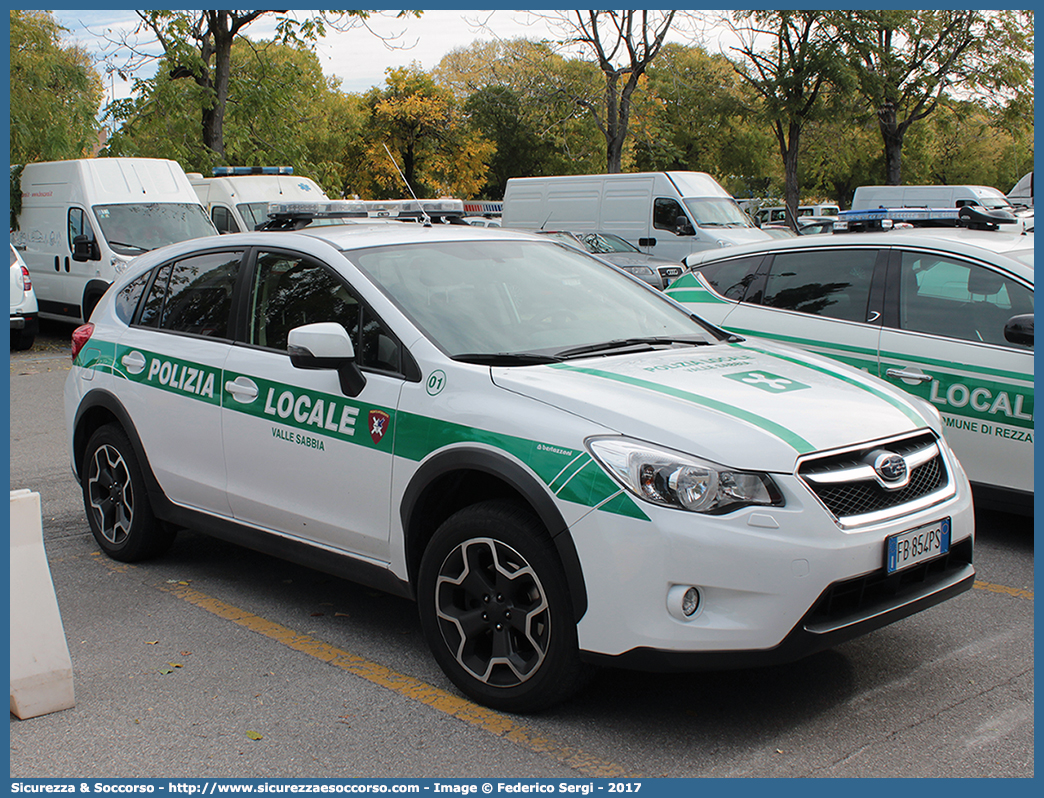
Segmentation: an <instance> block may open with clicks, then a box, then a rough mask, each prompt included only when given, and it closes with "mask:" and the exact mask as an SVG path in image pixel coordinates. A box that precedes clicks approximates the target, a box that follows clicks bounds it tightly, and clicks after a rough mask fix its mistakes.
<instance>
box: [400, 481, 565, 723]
mask: <svg viewBox="0 0 1044 798" xmlns="http://www.w3.org/2000/svg"><path fill="white" fill-rule="evenodd" d="M418 602H419V609H420V618H421V627H422V628H423V630H424V635H425V637H426V638H427V641H428V645H429V646H430V647H431V650H432V653H433V654H434V656H435V659H436V660H437V661H438V663H439V665H440V666H441V667H442V669H443V671H445V673H446V675H447V676H448V677H449V678H450V679H451V680H452V681H453V683H454V684H455V685H457V687H458V688H460V690H462V691H463V692H464V693H465V694H466V695H468V696H470V697H471V698H473V699H474V700H476V701H478V702H479V703H481V704H485V705H486V706H489V707H492V708H494V709H500V710H505V711H508V712H537V711H539V710H541V709H545V708H547V707H549V706H551V705H553V704H556V703H559V702H561V701H564V700H565V699H566V698H568V697H569V696H570V695H571V694H572V693H573V692H575V691H576V690H577V689H579V687H580V685H581V684H582V683H583V677H584V668H583V664H582V663H581V661H580V657H579V652H578V646H577V639H576V624H575V622H574V620H573V618H572V613H571V606H572V605H571V602H570V599H569V591H568V587H567V584H566V579H565V575H564V573H563V571H562V567H561V564H560V563H559V561H558V557H557V554H556V551H555V547H554V543H553V542H552V541H551V539H550V537H549V536H548V534H547V531H546V530H545V529H544V527H543V526H542V525H541V524H540V522H539V521H538V520H537V519H536V518H534V517H533V516H532V515H531V514H530V513H529V512H528V511H526V510H524V509H523V508H521V507H518V506H516V505H514V504H510V503H507V502H501V501H489V502H482V503H480V504H476V505H472V506H471V507H466V508H464V509H463V510H460V511H459V512H457V513H455V514H454V515H453V516H451V517H450V518H449V519H447V520H446V521H445V522H444V523H443V524H442V526H441V527H439V529H438V531H437V532H436V533H435V535H434V537H433V538H432V540H431V543H430V544H429V545H428V548H427V549H426V550H425V552H424V557H423V558H422V560H421V566H420V574H419V580H418Z"/></svg>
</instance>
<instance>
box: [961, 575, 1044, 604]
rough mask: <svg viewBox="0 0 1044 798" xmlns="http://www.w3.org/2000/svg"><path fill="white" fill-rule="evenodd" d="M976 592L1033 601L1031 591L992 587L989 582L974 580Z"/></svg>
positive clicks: (1003, 586)
mask: <svg viewBox="0 0 1044 798" xmlns="http://www.w3.org/2000/svg"><path fill="white" fill-rule="evenodd" d="M975 589H976V590H988V591H989V592H991V593H1002V594H1004V595H1005V596H1012V597H1013V598H1024V599H1029V600H1030V601H1033V591H1032V590H1023V589H1022V588H1019V587H1008V586H1007V585H994V584H990V583H989V582H982V581H980V580H978V579H976V580H975Z"/></svg>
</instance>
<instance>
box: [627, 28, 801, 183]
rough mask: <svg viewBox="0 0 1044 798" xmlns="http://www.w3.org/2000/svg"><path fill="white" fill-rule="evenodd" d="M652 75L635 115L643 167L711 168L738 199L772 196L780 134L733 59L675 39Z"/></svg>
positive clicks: (636, 157)
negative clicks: (761, 114)
mask: <svg viewBox="0 0 1044 798" xmlns="http://www.w3.org/2000/svg"><path fill="white" fill-rule="evenodd" d="M647 78H648V82H647V84H646V85H645V91H644V95H645V97H644V99H642V100H640V101H638V102H637V103H636V104H635V108H636V111H635V113H634V115H633V118H632V122H633V125H632V129H633V135H632V139H633V142H634V165H635V168H636V169H638V170H639V171H670V170H693V171H697V172H709V173H711V174H713V175H714V176H715V178H716V179H717V180H718V181H719V182H720V183H722V185H724V186H725V187H726V188H728V189H729V191H730V192H731V193H732V194H733V195H734V196H736V197H746V196H759V197H760V196H764V195H765V193H766V192H767V191H768V189H769V185H770V184H771V183H772V182H773V181H774V180H776V178H777V175H778V174H780V170H779V169H778V168H777V167H776V161H775V159H774V158H773V156H772V151H773V139H772V136H771V134H770V133H769V132H768V131H767V130H766V129H765V128H764V126H762V125H760V124H758V123H757V121H756V120H755V119H754V118H753V117H752V116H751V115H750V114H749V113H748V104H749V100H748V97H747V96H746V94H745V90H744V87H743V86H742V84H741V81H740V78H739V76H738V75H737V74H736V72H735V70H734V69H733V68H732V64H731V63H730V62H729V61H728V59H727V58H725V57H724V56H723V55H721V54H711V53H708V52H707V51H706V50H705V49H704V48H702V47H699V46H691V47H690V46H684V45H680V44H667V45H664V47H663V49H662V50H661V52H660V55H659V57H658V58H657V59H656V63H655V64H653V65H652V66H650V67H649V71H648V74H647ZM776 182H779V183H781V182H782V180H781V179H780V180H778V181H776Z"/></svg>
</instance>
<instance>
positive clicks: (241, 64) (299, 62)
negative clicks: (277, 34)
mask: <svg viewBox="0 0 1044 798" xmlns="http://www.w3.org/2000/svg"><path fill="white" fill-rule="evenodd" d="M166 66H167V65H166V62H162V63H161V64H160V69H159V70H157V73H156V75H155V76H154V77H153V78H151V79H149V80H142V81H139V82H138V84H137V91H136V92H135V94H134V96H133V97H131V98H128V99H125V100H120V101H118V102H115V103H113V105H112V106H111V107H110V109H109V113H110V114H111V116H112V118H113V119H114V120H115V121H117V122H118V123H119V125H118V127H117V129H116V131H115V133H114V134H113V136H112V138H111V139H110V141H109V144H108V147H107V148H106V151H105V152H106V154H107V155H124V156H144V157H152V158H170V159H171V160H175V161H177V162H178V163H180V164H181V165H182V167H183V168H184V169H186V170H187V171H195V172H201V173H203V174H210V172H211V169H212V167H214V166H217V165H222V164H229V163H231V164H234V165H237V166H262V165H288V166H293V167H294V169H295V171H296V172H297V173H298V174H304V175H307V176H309V177H312V178H313V179H315V180H316V181H317V182H318V183H319V184H320V185H322V186H324V188H326V189H327V191H331V192H333V193H335V194H339V192H340V191H341V189H342V187H343V183H344V178H345V166H344V162H345V158H346V156H345V153H344V150H345V147H346V139H347V138H349V137H350V136H351V131H352V130H355V131H359V130H360V129H361V121H362V118H363V109H362V106H361V104H360V103H359V102H358V98H356V101H355V102H353V101H352V99H351V98H349V97H348V96H347V95H345V94H343V93H342V92H341V91H340V90H339V81H338V80H337V79H332V78H326V77H325V76H324V75H323V72H322V67H321V65H320V63H319V59H318V57H317V56H316V54H315V52H314V51H313V50H312V49H311V48H309V47H307V46H305V45H303V44H299V43H298V44H282V43H280V42H279V41H254V40H250V39H246V38H244V37H240V39H238V40H237V41H236V43H235V44H234V45H233V48H232V53H231V57H230V65H229V92H228V101H227V103H226V113H225V121H224V129H225V132H224V140H225V145H224V146H225V153H224V155H223V156H222V155H219V154H218V153H216V152H215V151H214V150H212V149H210V148H208V147H206V146H205V145H204V143H203V141H202V140H201V139H200V137H199V135H198V130H199V128H198V126H197V119H198V113H199V108H200V104H201V102H202V97H201V95H202V94H203V93H205V92H204V90H203V89H201V88H200V87H199V86H198V85H196V84H195V83H194V82H191V81H185V80H179V79H175V78H172V77H171V76H170V69H168V68H166Z"/></svg>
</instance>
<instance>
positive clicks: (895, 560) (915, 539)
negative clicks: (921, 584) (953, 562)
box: [885, 518, 950, 574]
mask: <svg viewBox="0 0 1044 798" xmlns="http://www.w3.org/2000/svg"><path fill="white" fill-rule="evenodd" d="M949 550H950V519H949V518H944V519H942V520H941V521H936V522H935V523H933V524H925V525H924V526H919V527H917V528H916V529H908V530H907V531H905V532H900V533H899V534H898V535H892V536H891V537H889V538H886V539H885V554H886V556H885V567H886V570H887V571H888V573H890V574H894V573H895V572H896V571H901V570H903V569H904V568H909V567H910V566H911V565H917V563H919V562H924V561H925V560H930V559H932V558H933V557H938V556H940V555H942V554H946V552H948V551H949Z"/></svg>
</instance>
